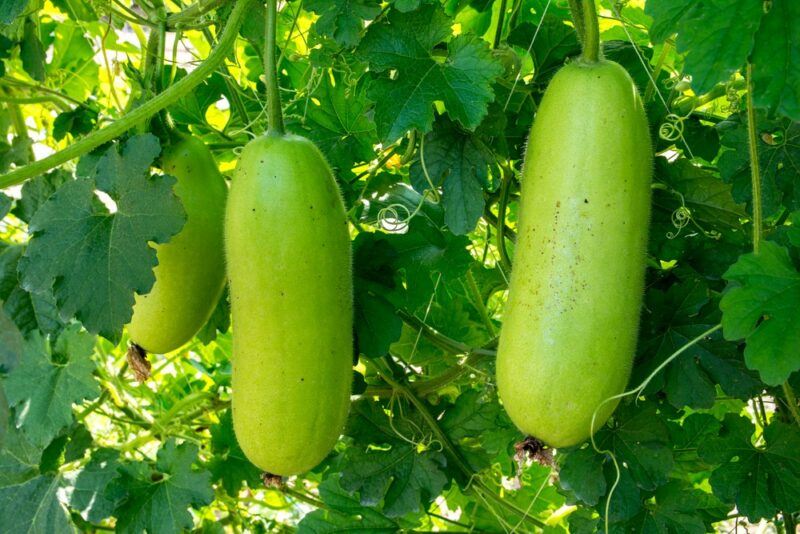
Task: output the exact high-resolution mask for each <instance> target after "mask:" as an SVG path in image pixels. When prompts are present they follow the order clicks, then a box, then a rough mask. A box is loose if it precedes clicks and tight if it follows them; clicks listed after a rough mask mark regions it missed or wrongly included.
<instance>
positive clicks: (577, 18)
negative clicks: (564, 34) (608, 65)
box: [568, 0, 584, 43]
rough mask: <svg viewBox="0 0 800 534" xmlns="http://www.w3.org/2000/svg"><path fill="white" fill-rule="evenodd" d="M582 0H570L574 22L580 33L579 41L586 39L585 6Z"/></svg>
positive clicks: (570, 9)
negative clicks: (584, 24) (584, 25)
mask: <svg viewBox="0 0 800 534" xmlns="http://www.w3.org/2000/svg"><path fill="white" fill-rule="evenodd" d="M581 1H582V0H568V2H569V11H570V13H571V14H572V24H573V26H575V33H577V34H578V41H580V42H581V43H582V42H583V40H584V29H583V7H582V6H581Z"/></svg>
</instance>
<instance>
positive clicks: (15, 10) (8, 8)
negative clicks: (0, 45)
mask: <svg viewBox="0 0 800 534" xmlns="http://www.w3.org/2000/svg"><path fill="white" fill-rule="evenodd" d="M28 1H29V0H0V24H11V23H12V22H14V19H15V18H17V17H18V16H19V15H20V14H21V13H22V12H23V11H25V8H26V7H28Z"/></svg>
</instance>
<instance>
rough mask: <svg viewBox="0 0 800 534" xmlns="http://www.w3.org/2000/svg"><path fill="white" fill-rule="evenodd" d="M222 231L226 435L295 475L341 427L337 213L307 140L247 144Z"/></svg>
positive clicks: (332, 188) (342, 246) (349, 321)
mask: <svg viewBox="0 0 800 534" xmlns="http://www.w3.org/2000/svg"><path fill="white" fill-rule="evenodd" d="M225 236H226V241H225V244H226V252H227V262H228V277H229V280H230V294H231V310H232V314H233V383H232V389H233V422H234V430H235V432H236V437H237V439H238V441H239V444H240V445H241V447H242V450H243V451H244V453H245V454H246V455H247V457H248V458H249V459H250V461H252V462H253V463H254V464H255V465H256V466H258V467H259V468H261V469H263V470H264V471H266V472H268V473H271V474H274V475H282V476H288V475H293V474H298V473H302V472H305V471H307V470H309V469H311V468H313V467H314V466H315V465H317V464H318V463H319V462H320V461H322V459H323V458H325V456H326V455H327V454H328V453H329V452H330V450H331V449H332V448H333V446H334V444H335V443H336V441H337V439H338V438H339V435H340V434H341V432H342V429H343V427H344V423H345V419H346V417H347V412H348V410H349V405H350V383H351V379H352V358H353V289H352V279H351V252H350V236H349V233H348V226H347V218H346V215H345V211H344V205H343V203H342V198H341V194H340V192H339V190H338V187H337V185H336V181H335V180H334V177H333V174H332V173H331V170H330V167H329V166H328V164H327V162H326V161H325V159H324V158H323V156H322V154H321V153H320V152H319V150H318V149H317V148H316V147H315V146H314V145H313V143H311V141H309V140H307V139H304V138H302V137H297V136H292V135H286V136H264V137H260V138H258V139H255V140H253V141H251V142H250V143H248V145H247V146H246V147H245V149H244V151H243V152H242V155H241V158H240V160H239V163H238V166H237V167H236V171H235V173H234V178H233V182H232V186H231V192H230V196H229V198H228V208H227V215H226V222H225Z"/></svg>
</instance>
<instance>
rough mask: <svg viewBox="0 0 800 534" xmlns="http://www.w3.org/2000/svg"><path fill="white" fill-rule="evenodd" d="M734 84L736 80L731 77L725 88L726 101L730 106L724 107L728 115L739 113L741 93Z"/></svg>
mask: <svg viewBox="0 0 800 534" xmlns="http://www.w3.org/2000/svg"><path fill="white" fill-rule="evenodd" d="M733 82H734V78H733V77H731V79H730V80H729V81H728V83H727V85H726V86H725V99H726V100H727V101H728V104H727V105H725V106H723V111H725V112H726V113H736V112H737V111H739V92H738V91H737V90H736V87H734V85H733Z"/></svg>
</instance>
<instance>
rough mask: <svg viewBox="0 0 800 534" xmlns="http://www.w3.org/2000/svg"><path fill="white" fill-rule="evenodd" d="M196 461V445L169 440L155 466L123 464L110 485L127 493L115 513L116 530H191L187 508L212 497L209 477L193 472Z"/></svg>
mask: <svg viewBox="0 0 800 534" xmlns="http://www.w3.org/2000/svg"><path fill="white" fill-rule="evenodd" d="M196 458H197V447H196V446H195V445H193V444H189V443H183V444H181V445H176V444H175V441H174V440H169V441H167V442H166V443H165V444H164V445H163V446H162V447H161V449H160V450H159V451H158V458H157V460H156V463H155V465H151V464H149V463H146V462H134V463H131V464H128V465H123V466H122V467H121V468H120V469H119V472H120V475H121V476H120V478H118V479H117V480H116V482H115V483H114V485H113V487H115V488H116V487H117V485H118V486H119V487H121V488H122V489H123V490H124V491H125V493H126V495H125V498H124V500H123V501H122V503H121V504H120V505H119V506H118V507H117V509H116V511H115V513H114V515H115V516H116V517H117V530H118V531H119V532H123V533H127V532H137V533H138V532H142V531H144V530H147V532H150V533H152V534H166V533H169V532H176V531H179V530H188V529H191V528H192V525H193V521H192V516H191V514H190V513H189V507H190V506H195V507H200V506H205V505H207V504H209V503H210V502H211V501H212V500H213V498H214V492H213V490H212V488H211V474H210V473H209V472H208V471H201V472H196V471H194V470H192V462H194V461H195V459H196Z"/></svg>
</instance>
